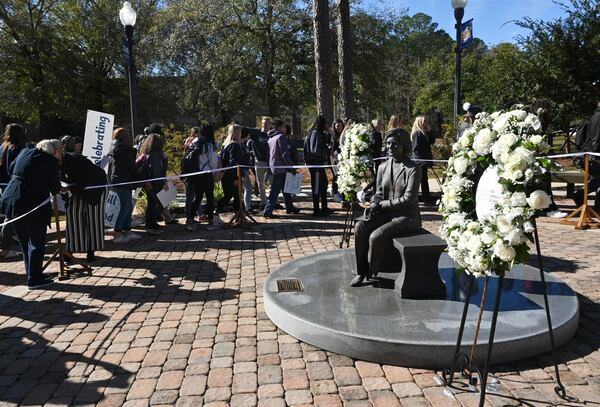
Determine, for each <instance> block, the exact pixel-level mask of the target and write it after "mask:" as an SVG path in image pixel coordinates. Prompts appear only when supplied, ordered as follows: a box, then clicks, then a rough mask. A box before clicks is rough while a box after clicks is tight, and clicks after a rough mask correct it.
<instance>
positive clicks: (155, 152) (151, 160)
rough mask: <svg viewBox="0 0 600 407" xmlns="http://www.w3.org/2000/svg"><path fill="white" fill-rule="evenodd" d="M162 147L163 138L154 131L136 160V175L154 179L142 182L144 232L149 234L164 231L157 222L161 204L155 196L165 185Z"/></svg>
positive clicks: (165, 157)
mask: <svg viewBox="0 0 600 407" xmlns="http://www.w3.org/2000/svg"><path fill="white" fill-rule="evenodd" d="M163 147H164V142H163V138H162V137H161V136H160V135H159V134H156V133H153V134H150V135H149V136H148V137H147V138H146V141H144V144H143V145H142V148H141V150H140V155H139V156H138V158H137V160H136V168H137V171H138V176H139V177H140V178H141V179H155V180H154V181H151V182H146V183H145V184H144V191H145V192H146V198H147V200H148V206H147V208H146V226H145V228H146V232H147V233H148V234H151V235H160V234H161V233H163V232H164V230H163V228H162V227H161V226H160V225H159V224H158V218H159V216H160V214H161V213H162V211H163V206H162V204H161V203H160V200H159V199H158V196H157V194H158V193H159V192H160V191H161V190H162V189H164V188H166V187H167V184H166V182H165V180H164V178H165V177H166V176H167V156H166V155H165V154H164V150H163ZM156 178H160V179H156Z"/></svg>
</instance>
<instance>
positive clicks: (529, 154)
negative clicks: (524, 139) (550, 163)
mask: <svg viewBox="0 0 600 407" xmlns="http://www.w3.org/2000/svg"><path fill="white" fill-rule="evenodd" d="M513 154H514V155H517V156H519V157H520V158H521V159H522V160H523V161H525V162H526V163H528V164H531V163H532V162H533V161H534V160H535V155H534V153H533V151H531V150H528V149H526V148H524V147H517V148H515V151H514V153H513Z"/></svg>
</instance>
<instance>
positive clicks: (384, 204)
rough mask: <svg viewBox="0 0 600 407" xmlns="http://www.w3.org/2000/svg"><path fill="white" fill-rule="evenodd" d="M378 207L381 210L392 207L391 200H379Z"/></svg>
mask: <svg viewBox="0 0 600 407" xmlns="http://www.w3.org/2000/svg"><path fill="white" fill-rule="evenodd" d="M379 207H380V208H381V209H382V210H388V209H390V208H391V207H392V201H390V200H389V199H387V200H385V201H381V202H379Z"/></svg>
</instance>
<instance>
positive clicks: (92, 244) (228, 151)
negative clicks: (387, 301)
mask: <svg viewBox="0 0 600 407" xmlns="http://www.w3.org/2000/svg"><path fill="white" fill-rule="evenodd" d="M352 124H353V121H352V120H346V121H342V120H341V119H338V120H335V121H334V122H333V123H328V122H327V120H326V119H325V118H324V117H323V116H317V117H316V118H315V120H314V122H313V124H312V126H311V129H310V131H309V132H308V134H307V136H306V137H305V138H304V140H303V142H302V144H301V145H300V144H299V143H296V142H295V141H294V139H293V138H292V128H291V126H290V124H289V123H287V122H285V121H283V120H281V119H271V118H270V117H263V118H262V121H261V127H260V128H254V127H244V126H240V125H238V124H235V123H232V124H230V125H229V126H227V128H226V130H225V134H224V140H223V141H222V143H218V142H217V141H216V140H215V130H214V128H213V127H212V126H211V125H210V124H202V125H200V126H198V127H192V128H191V129H190V134H189V137H187V138H186V140H185V142H184V145H183V146H182V157H183V158H182V160H181V163H182V164H181V169H180V170H181V173H182V174H184V175H185V174H194V175H191V176H184V177H182V180H183V181H184V184H185V189H186V200H185V202H186V203H185V227H186V229H188V230H197V229H198V227H199V225H200V223H202V222H207V223H208V225H207V226H206V228H207V230H216V229H219V228H222V227H223V221H222V220H221V218H220V214H221V213H223V212H227V211H238V210H241V209H243V210H245V211H246V212H249V213H251V214H252V213H257V212H258V211H261V212H262V215H263V216H264V217H265V218H276V217H278V216H280V215H278V214H277V213H276V211H277V210H283V209H285V213H286V214H298V213H300V212H301V209H300V208H298V207H297V206H296V205H295V204H294V196H293V195H292V194H290V193H288V191H287V190H286V177H288V174H289V173H292V174H295V173H296V172H297V167H296V166H298V165H306V166H307V167H308V168H309V171H308V172H309V173H310V195H311V198H312V206H313V207H312V215H313V216H317V217H327V216H329V215H330V214H331V212H332V211H331V209H330V208H329V205H328V204H329V202H330V201H331V200H334V201H337V202H341V201H342V200H343V197H342V196H341V194H340V192H339V190H338V186H337V182H336V180H337V175H336V167H335V166H336V164H337V157H338V154H339V152H340V151H341V146H342V145H343V143H344V134H345V132H346V131H347V130H348V129H349V128H350V126H352ZM404 127H405V123H402V121H401V119H400V117H399V116H398V115H393V116H392V117H391V118H390V120H389V123H388V125H387V129H385V128H384V124H383V122H382V121H381V120H378V119H375V120H373V121H371V122H370V129H371V132H372V139H373V140H374V145H373V148H372V150H373V157H372V158H373V161H372V163H373V166H372V167H373V172H374V173H376V172H377V167H378V166H379V164H380V163H381V158H382V157H384V156H385V155H386V154H387V153H386V151H385V146H384V145H383V140H385V139H386V137H387V136H388V135H389V134H393V133H402V134H403V135H406V136H408V137H409V138H410V140H411V141H412V157H413V158H417V159H421V160H431V159H432V158H433V157H432V152H431V145H432V144H433V143H434V141H435V139H434V137H432V135H431V124H430V122H429V120H428V118H427V117H426V116H418V117H417V118H416V119H415V121H414V124H413V126H412V131H411V133H410V134H409V133H407V132H406V130H404ZM165 137H166V136H165V133H164V132H163V128H162V126H161V125H160V124H157V123H153V124H151V125H149V126H148V127H146V128H145V129H144V134H142V135H139V136H137V137H136V138H135V139H134V138H133V137H132V135H131V134H130V133H129V132H128V131H127V130H126V129H125V128H121V127H119V128H117V129H115V130H114V132H113V135H112V146H111V149H110V152H109V154H108V155H107V156H106V157H104V158H103V160H102V162H101V164H100V165H99V166H98V165H95V164H94V163H92V161H90V160H89V159H87V158H86V157H85V156H83V155H82V154H81V151H82V141H81V139H80V138H77V137H71V136H64V137H62V138H61V139H60V140H56V139H52V140H42V141H41V142H39V143H37V144H32V143H29V144H26V143H25V130H24V128H23V127H22V126H21V125H18V124H9V125H8V126H6V128H5V131H4V134H3V139H2V145H1V147H0V184H2V185H0V186H1V187H2V196H1V197H0V213H2V214H3V216H4V217H5V219H6V220H9V221H11V223H9V224H7V225H5V226H4V227H3V228H2V230H1V232H0V258H6V257H10V255H13V254H14V253H15V252H13V251H12V250H11V245H12V242H13V239H14V237H16V240H18V242H19V245H20V246H21V251H22V252H23V260H24V262H25V267H26V269H27V275H28V284H29V286H30V287H31V288H36V287H40V286H45V285H46V284H50V283H51V282H52V281H51V280H50V279H48V278H46V277H44V275H43V274H42V261H43V258H44V250H45V240H46V229H47V226H48V225H49V224H50V220H51V214H52V205H51V201H50V200H49V198H48V197H49V196H50V195H51V194H59V195H60V196H61V198H60V199H62V200H63V201H64V208H65V209H64V211H65V214H66V224H67V226H66V231H65V232H66V233H65V236H66V239H65V241H66V245H65V248H66V250H67V251H68V252H69V253H71V254H73V253H83V254H85V256H86V257H85V261H87V262H90V263H91V262H93V261H94V260H95V252H96V251H99V250H103V249H104V245H105V232H106V231H105V219H104V211H105V200H106V196H107V194H108V192H107V191H111V192H113V193H114V194H116V195H117V196H118V198H119V202H120V205H119V211H118V214H116V220H115V223H114V238H113V242H114V243H127V242H130V241H134V240H138V239H140V237H141V235H140V234H138V233H135V232H133V231H132V219H133V218H132V217H133V210H134V205H135V202H136V200H135V199H134V198H139V196H140V195H141V196H144V197H145V202H146V208H145V222H144V226H143V227H144V228H145V231H146V232H147V233H148V234H150V235H159V234H161V233H163V231H164V229H165V228H166V227H167V225H170V224H175V223H178V220H177V219H175V218H174V217H173V216H172V215H171V213H170V212H169V209H168V208H165V207H163V205H162V203H161V200H160V199H159V194H160V193H161V191H163V190H165V189H168V188H169V185H172V184H170V183H168V182H167V181H166V177H167V173H168V168H169V157H167V154H166V153H165V143H166V139H165ZM302 157H303V158H302ZM420 165H421V166H422V173H423V181H422V183H421V199H422V200H423V201H429V200H430V199H431V197H430V193H429V185H428V181H427V175H426V174H427V168H428V167H429V166H430V163H429V162H426V161H425V162H422V163H421V164H420ZM330 182H331V188H329V185H330ZM219 183H220V185H221V190H222V196H221V197H220V199H218V200H217V199H216V198H215V193H216V191H217V190H218V188H215V186H216V185H217V184H219ZM253 195H256V196H257V202H253ZM281 195H283V204H284V206H282V205H280V204H279V202H278V200H279V198H280V196H281ZM330 196H331V197H330ZM40 205H41V206H40ZM30 212H31V213H30ZM160 221H164V226H163V225H160V224H159V222H160Z"/></svg>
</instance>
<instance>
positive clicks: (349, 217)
mask: <svg viewBox="0 0 600 407" xmlns="http://www.w3.org/2000/svg"><path fill="white" fill-rule="evenodd" d="M346 202H348V201H346ZM358 206H359V205H358V203H357V201H356V199H353V200H352V201H351V202H348V209H346V217H345V219H344V230H343V231H342V241H341V242H340V249H342V248H343V247H344V242H345V243H346V247H347V248H348V247H350V238H351V237H352V233H353V230H354V223H355V221H356V208H357V207H358Z"/></svg>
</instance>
